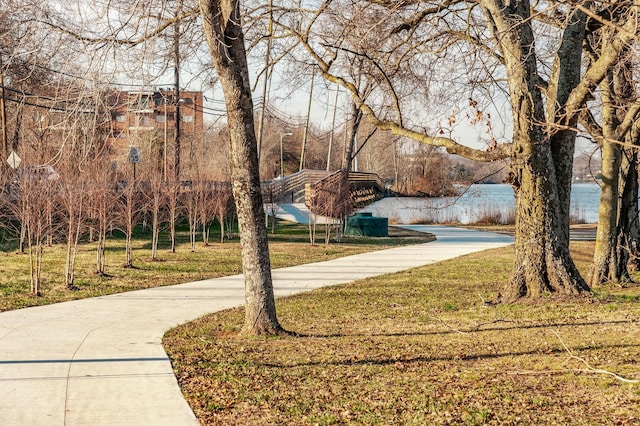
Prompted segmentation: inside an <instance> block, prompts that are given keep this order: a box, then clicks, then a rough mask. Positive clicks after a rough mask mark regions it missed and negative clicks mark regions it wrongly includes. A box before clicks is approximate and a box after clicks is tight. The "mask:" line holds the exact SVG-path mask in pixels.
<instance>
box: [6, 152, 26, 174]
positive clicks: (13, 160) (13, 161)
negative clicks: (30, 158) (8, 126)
mask: <svg viewBox="0 0 640 426" xmlns="http://www.w3.org/2000/svg"><path fill="white" fill-rule="evenodd" d="M7 163H9V167H11V168H12V169H13V170H16V169H17V168H18V166H20V163H22V158H20V156H19V155H18V154H16V152H15V151H11V154H9V157H7Z"/></svg>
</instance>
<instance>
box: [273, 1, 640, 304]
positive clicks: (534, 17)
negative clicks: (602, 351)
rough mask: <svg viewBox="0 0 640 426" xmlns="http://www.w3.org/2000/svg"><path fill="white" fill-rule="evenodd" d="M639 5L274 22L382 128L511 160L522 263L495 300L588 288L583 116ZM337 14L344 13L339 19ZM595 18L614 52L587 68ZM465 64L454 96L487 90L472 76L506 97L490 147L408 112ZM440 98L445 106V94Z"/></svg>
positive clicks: (404, 11) (324, 10)
mask: <svg viewBox="0 0 640 426" xmlns="http://www.w3.org/2000/svg"><path fill="white" fill-rule="evenodd" d="M345 8H346V9H345ZM636 9H637V5H635V4H633V5H629V7H623V8H621V9H619V10H618V12H619V13H618V14H617V15H616V17H615V19H612V20H607V18H606V16H605V14H603V15H602V16H599V15H598V12H600V10H597V6H596V9H595V12H594V11H593V10H591V9H589V8H588V7H586V6H585V5H584V4H582V3H575V4H573V3H572V4H571V5H569V4H566V3H560V2H548V3H544V4H535V5H532V4H530V3H529V2H528V1H520V2H510V3H504V2H500V1H495V0H481V1H479V2H458V1H454V2H446V3H445V4H443V5H438V6H435V7H430V5H429V4H417V5H416V4H414V3H410V4H398V3H379V2H362V3H344V2H319V3H317V4H316V7H310V8H305V9H304V10H301V9H298V8H296V9H295V10H292V11H291V13H290V14H284V13H283V14H282V15H281V16H279V17H278V18H277V21H278V22H279V24H280V25H281V26H282V28H285V29H286V30H287V31H289V33H290V34H291V35H292V36H293V37H294V38H295V39H296V41H297V42H298V43H300V44H301V46H303V47H304V49H305V50H306V57H307V58H309V59H312V60H314V61H315V62H316V63H317V64H318V66H319V67H320V69H321V70H322V74H323V77H324V78H325V79H328V80H329V81H331V82H334V83H336V84H339V85H341V86H342V87H344V88H345V89H346V90H347V91H348V93H349V94H350V95H351V97H352V98H353V100H354V102H355V104H356V106H357V108H358V109H359V110H360V111H362V112H363V114H365V115H366V117H367V118H368V120H369V121H370V122H372V123H373V124H375V125H376V126H377V127H378V128H380V129H382V130H389V131H391V132H392V133H394V134H396V135H400V136H405V137H409V138H412V139H415V140H417V141H419V142H422V143H426V144H430V145H434V146H442V147H445V148H446V149H447V151H448V152H449V153H453V154H459V155H462V156H465V157H469V158H473V159H475V160H479V161H495V160H497V159H503V158H510V159H511V172H512V173H511V183H512V186H513V187H514V191H515V195H516V205H517V207H516V215H517V219H516V243H515V247H516V261H515V263H514V269H513V273H512V277H511V279H510V280H509V282H508V284H507V285H505V287H504V288H503V290H502V291H501V295H500V300H502V301H512V300H515V299H518V298H521V297H537V296H541V295H542V294H545V293H560V294H579V293H582V292H584V291H588V290H589V287H588V286H587V284H586V282H585V281H584V279H583V278H582V277H581V276H580V274H579V272H578V270H577V268H576V267H575V264H574V263H573V260H572V258H571V256H570V253H569V216H570V204H569V203H570V190H571V171H572V160H573V152H574V147H575V138H576V132H577V119H578V116H579V114H580V112H581V110H582V109H583V107H584V106H585V103H586V101H587V100H588V99H589V98H590V96H591V93H593V92H594V90H596V89H597V86H598V84H600V82H601V81H603V79H604V78H605V76H606V74H607V72H608V71H609V70H611V69H612V67H613V66H615V64H616V62H617V60H618V57H619V54H620V52H621V51H622V49H623V48H624V47H625V46H628V45H629V43H631V42H632V41H633V40H634V38H635V31H636V28H637V21H638V19H637V10H636ZM347 11H348V12H347ZM340 16H349V19H336V17H340ZM588 19H601V20H604V21H606V22H607V25H608V26H610V27H611V28H613V29H614V33H613V34H612V37H611V42H610V43H609V45H608V49H607V50H606V51H603V54H602V55H600V56H599V57H598V58H597V60H595V61H592V62H590V63H589V64H587V66H586V68H584V69H582V68H581V67H582V65H583V62H582V55H581V52H582V50H581V47H582V42H583V40H584V37H585V30H586V24H587V20H588ZM294 23H297V24H294ZM442 23H446V24H445V25H442ZM328 25H332V26H333V27H332V28H333V31H331V34H328V32H327V31H326V28H327V26H328ZM381 34H384V36H382V37H381ZM332 35H335V36H332ZM320 40H322V41H321V42H320ZM537 40H539V41H540V45H537V44H536V41H537ZM541 45H543V46H544V50H542V49H541V48H540V47H539V46H541ZM423 46H430V49H423ZM453 46H456V47H459V48H461V50H462V51H466V52H469V54H468V55H467V56H466V57H460V61H457V62H452V60H451V57H450V55H446V54H445V55H440V54H439V53H438V52H450V51H451V49H452V48H453ZM547 53H549V54H548V55H547ZM353 57H357V58H361V59H365V60H366V62H367V63H368V64H369V67H368V68H367V72H368V73H370V74H372V75H374V76H375V78H376V79H377V81H381V82H382V84H381V90H379V91H378V92H377V96H373V97H372V96H367V97H366V98H365V97H364V96H363V95H362V94H361V93H360V90H359V87H358V86H357V85H356V84H355V83H354V81H353V79H352V78H351V77H350V74H349V70H350V69H351V68H350V67H349V66H348V65H349V63H350V62H349V58H353ZM345 58H346V59H345ZM441 58H442V60H441ZM479 64H481V66H478V65H479ZM462 69H464V70H465V75H470V76H472V80H473V81H472V84H471V85H466V93H465V87H464V85H462V84H461V83H460V82H459V81H458V82H457V84H458V87H460V88H461V89H460V90H461V91H462V96H465V95H466V96H465V97H464V98H462V99H461V97H457V100H458V102H459V104H460V103H462V101H463V99H464V101H466V100H467V99H469V98H475V96H474V95H472V93H473V92H474V90H477V91H478V93H480V92H481V91H484V92H485V93H486V92H488V87H487V88H483V89H478V88H479V85H474V84H473V83H474V82H475V81H483V82H486V83H487V85H491V86H492V87H494V88H495V89H496V91H497V90H502V91H504V92H503V93H505V97H506V95H508V99H509V104H510V108H511V111H510V112H511V117H512V122H511V123H510V125H511V127H512V128H513V131H512V135H511V138H510V141H509V140H504V141H502V143H500V142H499V141H498V140H496V139H495V138H493V139H490V140H488V141H487V142H488V146H487V149H479V148H471V147H469V146H466V145H463V144H461V143H460V141H459V140H458V139H457V138H456V137H455V135H453V134H452V133H451V132H449V131H448V128H447V123H446V121H447V120H445V119H443V120H439V121H438V122H437V127H436V128H435V129H425V127H426V126H421V125H420V123H419V119H420V118H421V117H423V116H421V115H414V116H412V114H411V112H412V108H413V107H415V106H416V105H423V103H422V104H421V103H420V102H421V100H420V98H419V97H422V98H423V99H433V96H434V95H437V94H438V93H437V90H441V91H442V93H444V89H445V88H446V84H449V83H455V82H454V81H453V80H452V79H451V76H452V75H456V72H457V71H458V70H462ZM545 70H550V71H549V72H547V71H545ZM492 76H500V77H502V78H503V79H492V78H491V77H492ZM467 81H468V80H467ZM501 82H504V84H501ZM430 83H432V84H430ZM449 93H451V92H449ZM440 99H441V100H443V101H444V102H442V103H443V104H446V103H447V102H446V101H447V99H450V98H446V97H442V98H440ZM385 100H388V102H384V101H385ZM472 100H473V101H474V102H476V101H475V100H474V99H472ZM374 101H375V102H374ZM459 104H458V105H459ZM474 110H475V111H476V113H478V114H479V117H476V118H477V119H480V120H485V119H488V117H487V115H486V114H485V111H484V108H480V107H475V108H474ZM483 114H484V115H483ZM487 114H488V113H487ZM444 117H446V116H444ZM444 117H443V118H444ZM416 118H418V120H416ZM442 122H444V123H442Z"/></svg>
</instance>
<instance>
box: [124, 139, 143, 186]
mask: <svg viewBox="0 0 640 426" xmlns="http://www.w3.org/2000/svg"><path fill="white" fill-rule="evenodd" d="M127 161H129V162H130V163H131V164H133V183H134V184H135V183H136V164H138V163H139V162H140V150H138V148H137V147H135V146H132V147H131V148H130V149H129V155H128V156H127Z"/></svg>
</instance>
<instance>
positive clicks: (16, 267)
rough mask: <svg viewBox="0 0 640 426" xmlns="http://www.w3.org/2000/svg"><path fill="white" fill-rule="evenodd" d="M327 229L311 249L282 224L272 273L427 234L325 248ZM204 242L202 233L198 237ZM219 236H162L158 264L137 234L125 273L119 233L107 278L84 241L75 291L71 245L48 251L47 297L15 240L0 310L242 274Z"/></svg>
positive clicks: (235, 244) (0, 285) (232, 248)
mask: <svg viewBox="0 0 640 426" xmlns="http://www.w3.org/2000/svg"><path fill="white" fill-rule="evenodd" d="M321 230H324V226H318V238H317V244H316V245H313V246H312V245H311V244H309V231H308V229H307V226H306V225H298V224H294V223H290V222H281V223H279V224H278V226H277V227H276V229H275V233H274V234H270V253H271V263H272V267H273V268H280V267H284V266H293V265H299V264H303V263H310V262H317V261H322V260H328V259H332V258H336V257H340V256H346V255H350V254H356V253H362V252H365V251H372V250H379V249H383V248H388V247H390V246H395V245H400V244H412V243H418V242H425V241H426V240H427V239H428V238H429V237H428V236H427V235H425V234H422V235H420V234H419V233H409V232H405V231H403V230H401V229H398V228H390V232H389V237H388V238H364V237H348V238H342V240H341V242H339V243H338V242H335V241H332V242H331V243H330V244H329V245H325V244H324V239H323V237H320V233H321ZM198 237H200V234H198ZM219 238H220V234H219V232H218V233H216V230H213V232H212V235H211V238H210V245H208V246H204V244H203V243H201V242H198V243H197V247H196V250H195V252H192V251H191V246H190V244H189V235H188V230H187V229H184V228H180V229H179V234H178V239H177V240H178V246H177V250H176V253H171V252H170V250H169V246H168V244H169V238H168V236H167V233H163V234H161V238H160V250H159V255H158V257H159V259H158V260H157V261H153V260H152V259H151V243H150V241H151V235H150V233H149V232H143V231H141V230H138V232H137V234H136V236H135V238H134V241H133V264H134V266H135V268H124V267H123V266H122V265H123V264H124V263H125V251H124V238H123V236H122V235H120V234H118V233H117V232H115V233H114V235H113V236H112V237H111V238H110V239H109V240H108V241H107V249H106V261H107V265H106V268H105V269H106V271H105V272H106V273H107V274H108V276H100V275H96V274H95V273H94V271H95V269H96V268H95V258H96V252H95V250H96V244H95V243H88V242H85V243H83V244H82V245H81V246H80V247H79V251H78V258H77V261H76V263H77V266H76V280H75V286H76V287H77V288H78V290H69V289H67V288H66V286H65V285H64V265H65V258H66V245H65V244H54V245H53V246H51V247H45V249H44V259H43V270H42V295H41V296H40V297H34V296H32V295H31V294H30V292H29V289H30V284H29V283H30V274H29V256H28V255H27V254H24V253H19V252H18V249H17V245H16V242H15V241H9V242H7V241H5V242H4V243H2V244H0V311H6V310H11V309H18V308H24V307H28V306H36V305H46V304H50V303H56V302H62V301H66V300H73V299H81V298H85V297H93V296H101V295H106V294H112V293H119V292H124V291H130V290H138V289H143V288H149V287H158V286H163V285H171V284H179V283H184V282H189V281H197V280H202V279H207V278H215V277H220V276H224V275H233V274H238V273H240V272H242V265H241V259H240V242H239V240H238V239H237V238H235V239H233V240H231V241H225V242H224V243H220V242H218V241H219Z"/></svg>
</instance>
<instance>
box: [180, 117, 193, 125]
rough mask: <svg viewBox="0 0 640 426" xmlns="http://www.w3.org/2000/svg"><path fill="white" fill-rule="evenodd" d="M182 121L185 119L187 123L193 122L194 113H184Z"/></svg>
mask: <svg viewBox="0 0 640 426" xmlns="http://www.w3.org/2000/svg"><path fill="white" fill-rule="evenodd" d="M182 121H184V122H185V123H191V122H193V115H183V116H182Z"/></svg>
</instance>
